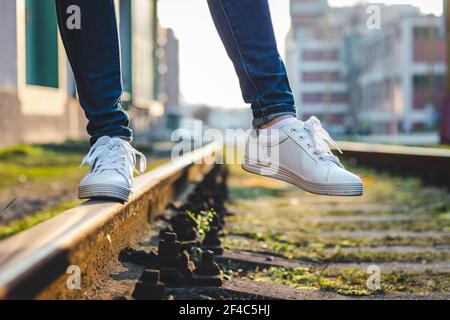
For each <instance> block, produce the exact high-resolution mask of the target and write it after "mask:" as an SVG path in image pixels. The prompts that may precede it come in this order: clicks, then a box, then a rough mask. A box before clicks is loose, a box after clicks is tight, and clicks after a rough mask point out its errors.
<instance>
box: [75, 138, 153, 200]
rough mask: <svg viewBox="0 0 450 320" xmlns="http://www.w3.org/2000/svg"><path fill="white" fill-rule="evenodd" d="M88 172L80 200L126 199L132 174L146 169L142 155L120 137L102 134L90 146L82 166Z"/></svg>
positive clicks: (130, 190) (81, 185)
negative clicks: (85, 167) (85, 165)
mask: <svg viewBox="0 0 450 320" xmlns="http://www.w3.org/2000/svg"><path fill="white" fill-rule="evenodd" d="M84 164H88V165H89V166H90V168H89V171H88V173H87V175H86V177H84V179H83V180H81V182H80V186H79V188H78V197H79V198H80V199H91V198H96V199H99V198H108V199H117V200H121V201H128V199H129V197H130V194H131V192H132V188H133V173H134V172H136V173H142V172H144V171H145V168H146V166H147V161H146V158H145V156H144V155H143V154H142V153H141V152H139V151H137V150H136V149H134V148H133V147H132V146H131V145H130V143H128V142H127V141H125V140H123V139H120V138H111V137H108V136H103V137H101V138H99V139H98V140H97V142H96V143H95V144H94V145H93V146H92V147H91V150H90V151H89V153H88V154H87V155H86V157H85V158H84V160H83V162H82V163H81V166H83V165H84Z"/></svg>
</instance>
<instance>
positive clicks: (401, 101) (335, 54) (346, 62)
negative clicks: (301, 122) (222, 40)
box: [286, 0, 446, 134]
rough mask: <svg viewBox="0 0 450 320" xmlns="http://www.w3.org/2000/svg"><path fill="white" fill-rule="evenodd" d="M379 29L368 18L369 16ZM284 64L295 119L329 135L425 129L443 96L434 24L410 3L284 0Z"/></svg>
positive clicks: (441, 52) (439, 40) (440, 46)
mask: <svg viewBox="0 0 450 320" xmlns="http://www.w3.org/2000/svg"><path fill="white" fill-rule="evenodd" d="M374 10H375V11H377V12H378V13H379V17H380V23H381V24H380V28H376V27H375V28H372V27H369V25H368V20H369V18H370V15H371V14H373V12H374ZM291 17H292V27H291V30H290V33H289V35H288V38H287V46H286V47H287V54H286V56H287V65H288V69H289V74H290V78H291V82H292V86H293V89H294V91H295V97H296V101H297V104H298V105H299V113H300V116H301V117H302V118H306V117H309V116H310V115H318V116H319V117H320V118H321V119H323V121H324V123H325V125H326V126H327V129H329V130H330V131H331V132H332V133H333V134H356V133H364V134H397V133H411V132H414V131H421V130H422V131H423V130H433V129H434V126H435V125H436V123H437V111H436V110H437V106H438V101H439V98H440V94H441V92H442V90H443V76H444V73H445V69H446V65H445V61H444V60H445V45H444V38H443V36H442V33H440V32H438V29H439V27H440V25H441V23H442V22H441V18H439V17H435V16H424V15H422V14H421V13H420V11H419V9H418V8H416V7H413V6H410V5H391V6H386V5H383V4H375V5H374V4H360V5H356V6H352V7H339V8H337V7H330V6H329V5H328V4H327V1H326V0H319V1H317V0H291Z"/></svg>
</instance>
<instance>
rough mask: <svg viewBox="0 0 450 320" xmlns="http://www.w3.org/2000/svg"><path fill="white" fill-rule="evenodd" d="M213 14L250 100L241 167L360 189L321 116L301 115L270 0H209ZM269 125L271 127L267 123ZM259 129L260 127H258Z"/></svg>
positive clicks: (330, 188)
mask: <svg viewBox="0 0 450 320" xmlns="http://www.w3.org/2000/svg"><path fill="white" fill-rule="evenodd" d="M208 4H209V7H210V10H211V14H212V17H213V20H214V23H215V25H216V28H217V30H218V32H219V34H220V37H221V39H222V42H223V44H224V46H225V48H226V50H227V53H228V55H229V57H230V59H231V60H232V61H233V64H234V67H235V69H236V73H237V75H238V77H239V82H240V85H241V90H242V95H243V97H244V100H245V101H246V102H247V103H251V106H252V111H253V116H254V120H253V125H254V126H255V127H258V128H259V129H258V130H257V131H258V133H257V134H256V132H254V133H253V134H250V135H249V138H248V140H247V143H246V151H245V157H244V163H243V165H242V167H243V168H244V169H245V170H247V171H249V172H252V173H256V174H259V175H263V176H270V177H272V178H275V179H279V180H282V181H286V182H289V183H291V184H294V185H296V186H298V187H300V188H301V189H303V190H305V191H308V192H311V193H316V194H322V195H345V196H350V195H361V194H362V193H363V184H362V182H361V179H360V178H359V177H357V176H356V175H354V174H352V173H351V172H349V171H347V170H345V169H344V167H343V166H342V164H341V163H340V162H339V160H338V158H337V157H335V156H334V155H333V154H332V153H331V150H330V148H329V146H328V144H331V145H335V146H336V143H335V142H334V141H333V139H331V137H330V136H329V135H328V133H327V132H326V131H325V130H324V129H323V128H322V126H321V124H320V121H319V120H318V119H317V118H315V117H312V118H311V119H309V120H308V121H306V122H303V121H299V120H297V119H296V118H294V117H293V116H294V115H295V114H296V112H295V106H294V99H293V95H292V91H291V88H290V86H289V81H288V77H287V74H286V68H285V66H284V64H283V62H282V61H281V59H280V55H279V54H278V50H277V45H276V41H275V36H274V31H273V26H272V21H271V17H270V9H269V3H268V1H267V0H208ZM267 125H269V126H268V127H269V128H268V129H266V127H267ZM255 131H256V130H255Z"/></svg>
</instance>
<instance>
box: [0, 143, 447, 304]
mask: <svg viewBox="0 0 450 320" xmlns="http://www.w3.org/2000/svg"><path fill="white" fill-rule="evenodd" d="M342 149H343V150H344V151H345V154H346V156H347V157H348V159H349V160H353V161H354V160H356V161H357V162H358V164H363V165H369V166H374V167H377V168H381V169H383V168H386V167H385V166H388V167H389V168H394V171H395V173H401V174H407V175H412V174H414V175H419V176H420V177H421V178H422V179H424V180H426V181H427V182H429V183H435V184H439V185H448V181H450V179H447V178H446V177H447V176H446V175H449V174H450V173H449V170H448V168H449V167H450V152H448V151H443V150H434V149H425V148H407V147H406V148H405V147H391V146H381V145H364V144H359V143H343V148H342ZM221 151H222V146H221V145H220V144H219V143H215V142H214V143H210V144H208V145H205V146H204V147H202V148H200V149H198V150H194V151H193V152H191V153H188V154H185V155H184V156H182V157H181V158H179V159H178V160H175V161H172V162H171V163H169V164H166V165H163V166H161V167H159V168H157V169H155V170H152V171H150V172H148V173H146V174H145V175H143V176H141V177H138V178H137V179H136V185H135V191H134V193H133V195H132V197H131V199H130V201H129V202H128V203H126V204H120V203H113V202H108V201H87V202H86V203H83V204H82V205H80V206H78V207H76V208H74V209H71V210H68V211H66V212H64V213H62V214H60V215H58V216H57V217H55V218H53V219H50V220H48V221H46V222H43V223H41V224H39V225H37V226H35V227H33V228H30V229H28V230H26V231H24V232H22V233H20V234H18V235H16V236H13V237H11V238H9V239H7V240H4V241H2V242H0V299H130V298H135V299H171V298H176V299H184V298H192V297H203V296H204V295H208V296H211V297H215V298H245V299H251V298H256V299H305V298H306V299H308V298H319V299H321V298H322V299H346V298H349V297H346V296H342V295H339V294H337V293H333V292H324V293H320V294H319V293H317V292H306V291H299V290H295V289H293V288H289V287H286V286H275V285H268V284H263V283H256V282H253V281H242V280H239V279H235V280H226V278H227V277H226V276H224V273H223V272H222V270H220V268H219V266H218V264H217V263H216V262H215V259H216V260H217V262H219V263H220V265H221V266H222V267H223V266H226V268H234V267H235V268H239V269H242V267H243V266H256V267H258V266H259V267H262V268H263V267H271V266H275V267H283V268H288V269H289V268H298V267H305V268H309V267H314V265H315V263H314V262H311V261H310V262H308V263H305V262H302V261H297V260H289V259H284V258H282V257H276V256H275V257H274V256H267V255H261V254H252V253H249V252H243V251H239V250H225V251H224V246H223V245H222V240H221V239H222V235H223V228H224V224H225V220H226V218H227V217H228V216H232V215H233V214H232V213H230V212H228V210H227V208H226V207H225V201H226V199H227V195H228V194H227V193H228V191H227V176H228V173H227V170H226V169H225V167H224V166H220V165H216V164H214V161H213V160H214V159H215V158H216V157H217V155H218V154H219V153H220V152H221ZM430 168H433V170H431V169H430ZM444 168H446V170H444ZM435 170H443V171H442V172H441V174H440V175H439V174H434V173H433V171H435ZM211 210H214V211H215V213H214V214H211V212H212V211H211ZM190 212H197V213H199V212H202V214H203V216H201V217H200V216H197V219H200V218H203V219H209V224H210V228H207V229H205V230H206V231H205V230H203V232H205V233H206V234H205V235H204V236H203V237H200V233H201V232H200V231H202V230H201V226H200V225H201V221H200V220H198V221H197V222H195V221H194V220H193V219H192V217H191V216H190ZM352 219H354V218H352ZM324 221H325V220H324ZM211 226H212V227H211ZM444 236H445V234H444ZM156 248H158V249H156ZM196 248H200V249H201V250H197V249H196ZM77 270H78V271H80V272H81V278H80V279H78V280H79V281H78V285H80V286H81V289H80V288H77V287H76V285H77V278H76V272H77ZM74 285H75V287H76V288H73V286H74ZM402 297H403V298H408V297H409V296H407V295H406V296H401V295H400V296H395V297H394V298H402ZM430 297H437V298H442V297H444V298H448V295H446V294H444V295H443V296H442V295H437V296H433V295H431V296H430ZM371 298H382V299H383V298H389V296H377V295H375V296H372V297H371Z"/></svg>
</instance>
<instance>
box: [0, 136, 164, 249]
mask: <svg viewBox="0 0 450 320" xmlns="http://www.w3.org/2000/svg"><path fill="white" fill-rule="evenodd" d="M88 150H89V147H88V145H87V143H82V142H81V143H78V142H68V143H64V144H61V145H19V146H15V147H10V148H5V149H2V150H0V191H3V190H4V191H9V190H14V194H16V193H17V195H16V196H17V198H18V199H19V200H20V198H21V197H22V196H30V195H31V196H35V197H36V196H42V197H45V196H46V195H48V191H49V190H50V189H51V186H52V184H53V183H57V184H58V185H60V186H61V191H64V192H74V190H76V188H77V186H78V183H79V181H80V180H81V179H82V178H83V176H84V174H85V172H86V170H87V166H86V167H85V168H83V169H80V168H79V165H80V162H81V161H82V159H83V157H84V155H85V153H86V152H87V151H88ZM150 160H151V161H150V163H149V165H148V167H147V171H149V170H152V169H154V168H156V167H158V166H161V165H163V164H165V163H167V162H168V161H170V158H162V159H156V160H152V159H150ZM30 183H32V185H31V186H30V185H29V184H30ZM22 186H27V187H28V188H24V189H26V194H24V195H23V194H22V193H23V191H22ZM75 196H76V195H75V194H74V195H73V197H75ZM66 199H67V198H66ZM80 203H81V201H80V200H74V201H68V202H61V203H59V204H57V205H55V206H54V207H52V208H50V209H47V210H42V211H39V212H36V213H35V214H32V215H30V216H28V217H25V218H22V219H18V220H13V221H11V222H9V223H7V224H5V225H0V240H1V239H4V238H6V237H9V236H12V235H14V234H16V233H18V232H21V231H23V230H25V229H28V228H30V227H32V226H34V225H36V224H38V223H40V222H42V221H45V220H47V219H50V218H52V217H54V216H56V215H58V214H59V213H61V212H63V211H65V210H67V209H70V208H73V207H75V206H76V205H78V204H80Z"/></svg>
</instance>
